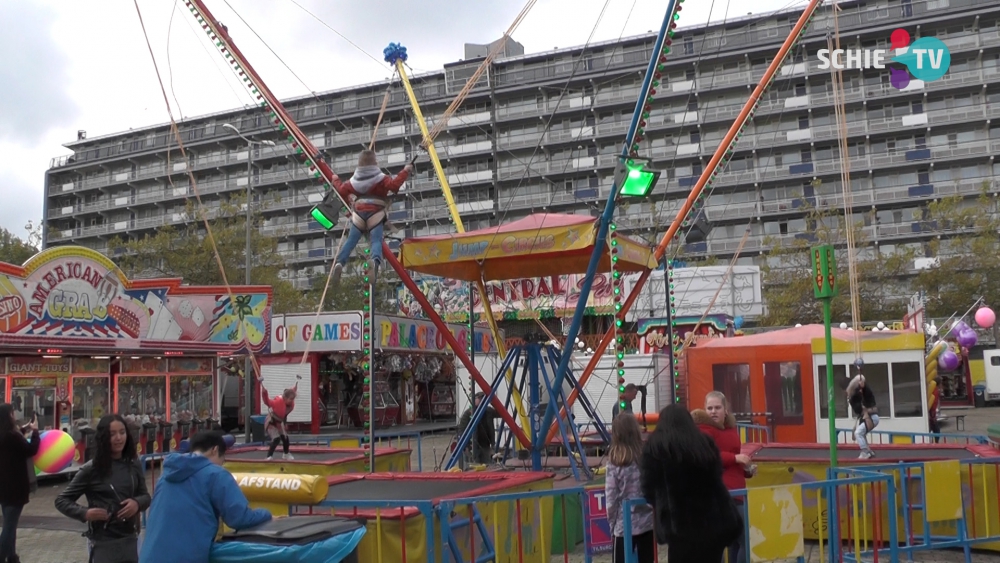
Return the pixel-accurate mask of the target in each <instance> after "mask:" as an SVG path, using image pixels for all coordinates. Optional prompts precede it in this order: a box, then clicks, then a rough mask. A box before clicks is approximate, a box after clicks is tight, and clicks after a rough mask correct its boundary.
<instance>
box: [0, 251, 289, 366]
mask: <svg viewBox="0 0 1000 563" xmlns="http://www.w3.org/2000/svg"><path fill="white" fill-rule="evenodd" d="M181 282H182V280H176V279H174V280H137V281H131V280H128V279H127V278H126V277H125V275H124V274H123V273H122V271H121V270H119V269H118V267H117V266H115V264H114V263H113V262H112V261H111V260H109V259H108V258H106V257H105V256H103V255H101V254H99V253H97V252H95V251H93V250H90V249H87V248H82V247H76V246H60V247H55V248H50V249H48V250H45V251H42V252H41V253H39V254H37V255H35V256H34V257H32V258H31V259H29V260H28V261H27V262H26V263H25V264H24V266H14V265H10V264H3V263H0V343H12V344H15V343H16V344H27V345H31V344H36V343H37V344H42V343H44V344H46V345H54V346H60V347H63V346H74V345H80V346H88V345H90V346H93V345H102V346H106V345H107V343H106V341H111V342H113V343H114V344H113V346H115V347H118V348H126V349H135V348H138V347H140V346H141V344H142V343H143V342H156V343H160V344H168V343H169V346H170V347H171V348H178V349H181V350H184V349H190V350H212V351H220V350H219V348H220V346H219V345H222V347H223V348H224V349H225V351H235V350H238V349H240V348H242V347H243V346H244V345H243V341H244V331H245V332H246V335H247V340H248V341H249V344H250V347H251V348H252V349H253V350H254V351H256V352H266V351H267V349H268V348H269V346H270V339H269V338H268V335H269V334H270V321H271V294H270V291H269V290H268V289H266V288H253V290H252V291H250V292H248V291H247V289H249V288H241V287H233V288H232V290H233V292H234V295H233V297H232V299H230V296H229V294H228V292H227V291H226V289H225V288H222V287H189V286H183V285H181ZM56 339H58V340H56ZM102 342H104V343H102Z"/></svg>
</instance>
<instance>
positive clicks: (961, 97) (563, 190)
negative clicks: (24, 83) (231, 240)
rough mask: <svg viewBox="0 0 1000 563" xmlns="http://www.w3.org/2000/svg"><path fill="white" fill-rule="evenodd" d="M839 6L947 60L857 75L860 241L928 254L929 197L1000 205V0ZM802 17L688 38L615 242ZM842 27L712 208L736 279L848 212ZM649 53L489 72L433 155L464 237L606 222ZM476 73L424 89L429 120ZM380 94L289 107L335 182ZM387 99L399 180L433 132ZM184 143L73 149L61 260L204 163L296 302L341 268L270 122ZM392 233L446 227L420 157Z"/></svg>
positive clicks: (142, 134) (62, 169)
mask: <svg viewBox="0 0 1000 563" xmlns="http://www.w3.org/2000/svg"><path fill="white" fill-rule="evenodd" d="M841 8H842V11H841V12H840V13H839V16H838V22H837V25H838V28H839V31H840V42H841V46H842V47H843V48H845V49H889V48H890V35H891V33H892V32H893V31H894V30H896V29H900V28H901V29H905V30H906V31H908V32H909V34H910V35H911V36H912V38H913V39H916V38H917V37H921V36H935V37H937V38H939V39H941V40H942V41H944V43H945V44H946V45H947V47H948V49H949V51H950V54H951V68H950V70H949V71H948V73H947V74H946V75H945V76H944V77H943V78H941V79H939V80H936V81H934V82H928V83H921V82H920V81H916V80H914V81H913V82H911V83H910V85H909V86H907V87H906V88H903V89H897V88H895V87H894V86H893V85H891V84H890V75H889V69H888V68H886V69H885V70H877V69H872V70H864V71H862V70H845V71H844V74H843V80H844V91H845V99H844V103H845V111H846V120H847V124H848V126H847V128H848V144H849V153H850V171H851V187H850V189H851V192H852V194H853V203H854V206H855V213H856V214H857V219H858V220H862V219H863V220H864V222H865V223H864V224H865V231H866V233H865V235H866V238H867V239H868V240H874V241H877V242H878V246H879V248H880V251H882V252H891V251H892V249H894V248H896V247H899V246H901V245H912V246H914V247H915V248H919V249H924V250H926V251H927V252H929V248H930V247H929V245H927V244H926V243H927V241H929V240H931V239H933V238H934V237H937V236H938V235H939V234H941V233H940V232H939V231H938V230H936V227H935V226H934V225H929V224H926V223H922V222H921V221H922V218H924V213H925V211H924V210H925V208H926V204H927V203H928V202H929V201H932V200H934V199H935V198H941V197H944V196H949V195H954V194H960V195H966V196H968V197H969V198H970V202H969V203H970V204H972V201H971V198H973V197H975V196H977V195H979V194H980V193H981V191H982V189H983V187H984V186H987V185H988V186H989V189H990V190H991V191H993V192H996V191H997V188H996V185H995V184H994V183H993V178H994V176H996V175H997V173H998V172H1000V165H998V164H997V163H995V162H994V158H993V155H995V154H1000V125H997V124H993V123H992V122H991V121H990V120H991V119H992V118H996V117H1000V84H998V83H997V79H998V78H1000V24H998V20H1000V0H869V1H865V2H860V3H841ZM799 13H800V12H797V11H791V12H782V13H777V14H771V15H768V16H765V17H760V16H752V15H751V16H747V17H744V18H739V19H730V20H729V21H728V22H726V23H725V24H713V25H710V26H707V27H699V28H690V29H687V28H681V29H680V30H679V31H678V33H677V35H676V37H675V38H674V41H673V47H672V49H673V52H672V53H670V55H669V56H668V57H667V62H666V70H665V71H664V72H663V77H662V79H661V81H660V85H659V86H658V87H657V94H656V96H655V101H654V103H653V109H652V111H651V112H650V118H649V122H648V124H647V127H646V129H647V139H646V140H645V141H643V143H642V144H641V149H640V154H641V155H642V156H647V157H650V158H652V159H653V165H654V166H655V167H657V168H660V169H662V170H664V171H665V172H664V174H663V176H662V177H661V179H660V182H659V184H658V186H657V188H656V191H655V193H654V195H653V196H652V197H651V198H649V199H648V200H647V201H644V202H642V203H632V204H630V205H627V206H624V207H623V208H622V209H621V210H620V211H619V225H620V228H622V229H623V230H625V231H626V232H629V231H631V232H633V234H637V235H640V236H645V237H647V238H648V239H649V240H650V241H653V240H655V239H656V238H658V237H659V236H660V235H661V234H662V232H663V231H664V230H665V228H666V227H667V226H668V225H669V224H670V222H671V221H672V219H673V217H674V215H675V213H676V210H677V209H678V208H679V206H680V203H681V202H682V201H683V199H684V198H685V197H686V196H687V194H688V192H689V190H690V188H691V186H692V185H693V184H694V183H695V181H696V180H697V178H698V176H699V174H700V173H701V171H702V170H703V167H704V166H706V164H707V162H708V161H709V159H710V158H711V156H712V153H713V152H714V151H715V149H716V148H717V147H718V145H719V142H720V141H721V139H722V138H723V136H724V135H725V133H726V131H727V129H728V128H729V127H730V126H731V124H732V122H733V120H734V119H735V118H736V116H737V115H738V114H739V112H740V109H741V108H742V106H743V104H744V103H745V101H746V100H747V98H748V96H749V94H750V92H751V91H752V89H753V87H754V86H755V85H756V84H757V82H758V80H759V79H760V78H761V77H762V75H763V73H764V71H765V69H766V68H767V65H768V64H769V62H770V61H771V60H772V59H773V57H774V55H775V53H776V52H777V50H778V47H779V46H780V44H781V42H782V41H783V40H784V39H785V37H786V36H787V34H788V33H789V31H790V30H791V28H792V26H793V25H794V24H795V22H796V20H797V18H798V16H799ZM681 23H683V18H682V20H681ZM833 30H834V22H833V18H832V14H831V12H830V10H829V7H828V6H827V7H824V8H822V9H821V12H820V13H819V14H818V15H817V16H816V18H815V20H814V22H813V24H812V26H811V27H810V30H809V33H808V35H807V37H806V38H805V40H804V41H802V42H801V43H800V45H799V46H798V48H797V49H796V50H795V51H794V52H793V53H791V54H790V55H789V60H788V61H787V63H786V64H785V65H784V66H783V67H782V68H781V70H780V73H779V75H778V77H777V78H776V79H775V81H774V83H773V84H772V86H771V88H770V90H769V91H768V92H767V93H766V95H765V96H764V98H763V100H762V101H761V103H760V106H759V108H758V110H757V112H756V117H755V120H754V122H753V124H752V125H750V126H748V128H747V130H746V132H745V134H744V135H743V137H742V139H741V141H740V143H739V145H738V147H737V150H736V153H735V155H734V157H733V159H732V161H731V162H730V163H729V165H728V166H727V168H726V169H725V170H724V171H723V172H722V173H721V174H720V175H719V177H718V178H717V180H716V181H715V182H714V184H713V186H714V187H713V191H712V193H711V195H710V197H709V198H708V199H707V203H706V207H705V213H706V218H707V220H708V224H709V225H710V227H711V230H710V231H709V232H708V233H707V237H704V238H703V239H702V240H697V239H696V238H695V237H690V238H689V239H688V240H687V241H684V242H685V243H686V244H685V245H684V248H683V249H682V254H683V255H684V256H687V257H691V258H697V257H700V256H717V257H723V258H724V257H731V256H732V255H733V254H734V253H735V252H736V251H737V248H739V246H740V241H741V239H742V237H743V234H744V232H745V230H746V229H747V228H749V229H750V230H751V234H750V237H749V239H748V240H747V241H746V243H745V244H744V246H743V248H742V251H741V257H740V263H742V264H748V265H749V264H754V263H757V264H760V263H761V261H762V260H766V259H767V258H766V250H767V245H768V244H770V243H771V242H772V241H774V240H786V239H788V240H790V239H794V238H795V237H802V236H808V234H807V233H808V232H809V231H810V230H815V228H816V227H817V225H815V224H809V221H808V220H807V217H806V214H805V212H804V210H805V209H811V208H831V209H840V208H842V206H843V196H842V191H841V159H840V150H839V146H838V139H839V136H840V134H839V131H838V127H837V122H836V119H835V106H834V89H833V77H832V75H831V72H830V70H823V69H821V68H819V66H820V59H819V58H818V57H817V56H816V51H817V50H819V49H823V48H826V47H827V36H828V35H829V34H832V33H833ZM653 42H654V36H653V35H652V34H648V35H643V36H638V37H633V38H627V39H623V40H621V41H614V42H606V43H599V44H592V45H590V46H588V47H587V48H583V47H575V48H571V49H560V50H553V51H549V52H542V53H533V54H527V55H515V56H507V57H506V58H502V59H500V60H498V61H496V62H495V63H494V64H493V65H492V67H491V68H490V69H489V72H488V73H486V74H484V76H483V78H482V79H481V80H480V82H479V83H478V84H477V86H476V87H475V88H474V89H473V90H472V93H471V94H470V95H469V97H468V98H467V100H466V101H465V103H464V104H463V105H462V108H461V110H460V111H459V112H458V113H457V114H455V115H454V116H453V117H452V118H451V119H450V120H449V123H448V128H447V130H446V131H445V132H444V133H442V135H441V136H440V137H438V139H437V147H438V152H439V154H441V155H442V158H443V163H444V167H445V171H446V173H447V174H448V180H449V182H450V184H451V187H452V189H453V191H454V194H455V199H456V201H457V203H458V208H459V210H460V211H461V214H462V217H463V221H464V222H465V226H466V229H468V230H473V229H478V228H484V227H487V226H491V225H496V224H498V223H499V222H508V221H513V220H516V219H519V218H522V217H524V216H526V215H528V214H529V213H532V212H539V211H543V210H549V211H555V212H570V213H582V214H596V213H597V210H598V209H599V208H603V205H604V203H603V202H604V200H605V198H606V197H607V195H608V192H609V190H610V187H611V178H612V174H613V170H614V166H615V164H616V162H617V160H618V158H617V155H618V153H619V152H620V150H621V144H622V142H623V139H624V135H625V133H626V131H627V129H628V125H629V121H630V118H631V115H632V111H633V108H634V106H635V103H636V98H637V96H638V95H639V89H640V87H641V84H642V75H643V72H644V70H645V67H646V65H647V62H648V60H649V58H650V55H651V50H652V46H653ZM481 51H482V49H481V48H480V50H479V51H475V50H473V51H471V52H470V56H476V55H481ZM514 52H515V53H516V52H517V51H514ZM510 53H511V51H509V50H508V55H510ZM414 55H416V56H419V54H414ZM480 62H481V59H471V60H467V61H462V62H457V63H454V64H449V65H447V66H446V67H445V68H444V69H443V70H442V72H437V73H430V74H425V75H419V76H416V77H414V78H413V83H414V87H415V90H416V93H417V96H418V98H419V100H420V102H421V106H422V109H423V112H424V114H425V116H427V117H428V120H429V121H433V120H434V118H435V116H439V115H441V114H442V113H443V111H444V108H446V107H447V105H448V103H450V101H451V100H452V99H453V98H454V96H455V95H456V94H457V93H458V92H459V90H461V89H462V87H463V86H464V84H465V82H466V80H467V78H468V77H470V76H471V75H472V74H473V72H474V71H475V69H476V68H477V67H478V65H479V64H480ZM385 90H386V84H385V83H380V84H369V85H365V86H358V87H353V88H349V89H343V90H337V91H331V92H326V93H322V94H319V95H318V96H315V97H314V96H309V97H305V98H300V99H293V100H289V101H288V102H287V107H288V109H289V111H290V114H291V115H292V117H293V118H294V119H295V120H296V122H297V123H298V124H299V125H300V127H301V128H302V129H303V131H305V132H306V133H307V134H308V135H309V136H310V137H311V139H312V141H313V143H314V144H315V145H316V146H317V147H318V148H319V149H320V150H321V151H322V152H323V155H324V158H325V159H326V160H327V161H328V162H329V163H330V165H331V166H332V167H333V169H334V170H335V171H337V172H339V173H340V174H349V173H350V171H352V170H353V168H354V166H355V164H356V162H357V156H358V153H359V152H360V151H361V150H362V148H363V145H365V144H367V143H368V141H369V140H370V138H371V136H372V130H373V126H374V124H375V121H376V118H377V116H378V113H379V108H380V106H381V102H382V98H383V96H384V94H385ZM390 91H391V100H390V102H389V105H388V109H387V111H386V114H385V116H384V119H383V121H382V124H381V126H380V128H379V130H378V139H377V149H378V151H379V153H380V163H381V165H382V166H383V167H387V168H389V169H390V170H392V171H394V172H395V171H397V170H398V169H399V168H400V167H402V166H403V165H404V164H405V162H406V161H407V160H408V156H409V155H411V154H413V153H415V151H417V150H418V149H417V146H418V145H419V142H420V132H419V129H418V127H417V124H416V123H415V121H414V117H413V113H412V111H411V110H410V108H409V104H408V103H407V100H406V97H405V94H404V92H403V90H402V87H401V86H399V85H393V86H392V87H391V90H390ZM226 123H229V124H232V125H234V126H236V127H238V128H239V129H240V131H242V133H243V134H244V135H247V136H251V137H253V138H256V139H268V138H270V139H274V140H276V141H277V143H278V145H277V146H276V147H266V146H265V147H258V148H255V149H253V173H252V178H249V180H248V171H247V168H248V167H247V144H246V143H245V142H244V141H243V140H241V139H240V138H239V137H237V136H236V135H235V134H234V133H233V132H232V131H231V130H229V129H228V128H224V127H223V124H226ZM179 127H180V130H181V134H182V136H183V140H184V143H185V145H186V149H187V152H188V154H189V160H188V161H186V162H185V161H181V160H180V158H181V157H180V153H179V152H178V151H177V150H176V146H175V143H174V142H173V137H172V136H171V134H170V132H169V127H168V126H165V125H163V126H156V127H147V128H142V129H136V130H132V131H129V132H127V133H120V134H114V135H108V136H104V137H100V138H85V137H86V136H85V134H82V132H81V138H80V139H78V140H77V141H75V142H72V143H68V144H67V145H65V146H66V147H68V148H69V149H71V150H72V151H73V155H72V156H69V157H61V158H58V159H54V160H53V162H52V166H51V169H50V170H49V171H48V172H47V173H46V179H45V180H46V201H45V222H46V225H47V229H46V237H47V240H46V244H47V245H59V244H66V243H73V244H78V245H82V246H86V247H89V248H92V249H95V250H98V251H100V252H107V251H108V248H107V242H108V240H109V239H110V238H111V237H113V236H119V237H123V238H136V237H142V236H143V235H144V234H145V233H150V232H152V231H153V230H154V229H156V228H158V227H160V226H163V225H167V224H174V225H178V224H182V223H185V222H189V221H191V220H192V218H191V217H188V216H187V215H186V214H185V213H184V209H185V203H186V199H187V198H190V197H192V195H193V190H192V189H191V187H190V186H189V185H188V175H187V174H188V170H189V169H190V170H191V171H192V172H193V174H194V176H195V178H196V180H197V182H198V188H199V190H200V193H201V195H202V197H203V200H204V201H205V203H206V205H208V206H217V205H218V201H219V199H220V198H223V197H225V196H226V195H227V194H231V193H242V192H244V191H245V190H246V185H247V182H248V181H250V182H252V188H253V194H254V196H253V197H254V201H255V202H256V203H257V204H259V205H260V206H261V213H262V214H263V226H262V229H263V230H264V231H265V232H266V233H268V234H272V235H273V236H275V237H278V238H279V240H280V242H279V245H280V250H281V251H282V252H283V253H284V255H285V257H286V259H287V264H288V270H287V276H288V279H290V280H291V281H293V283H295V284H296V286H298V287H300V288H303V289H304V288H306V287H308V285H309V283H310V279H311V278H312V277H313V276H314V275H315V274H316V273H325V272H326V271H327V268H328V267H329V263H330V262H331V261H332V258H333V255H334V252H335V251H336V249H337V246H338V242H339V240H340V231H339V230H335V231H332V232H330V233H325V232H324V231H323V230H322V229H321V228H320V226H319V225H318V224H316V223H315V222H314V221H312V220H311V219H310V218H309V216H308V212H309V209H310V207H311V206H312V205H313V204H314V203H315V202H316V201H319V199H320V198H321V197H322V194H321V192H322V187H321V186H320V185H318V184H317V182H316V181H315V180H314V179H312V178H311V177H310V176H309V175H308V174H307V173H306V170H304V169H303V168H302V167H301V166H300V165H299V164H298V163H297V162H296V161H295V160H294V159H291V158H289V156H290V152H291V149H290V147H289V146H288V145H287V143H286V142H284V141H283V140H282V139H281V138H280V136H279V135H278V134H277V131H275V130H274V129H273V128H272V126H271V124H270V123H269V121H268V120H267V119H266V117H265V115H264V114H263V112H262V111H261V110H259V109H257V108H248V109H236V110H232V111H227V112H222V113H219V114H215V115H209V116H203V117H198V118H193V119H188V120H185V121H183V122H182V123H180V124H179ZM168 150H169V158H168ZM168 163H169V164H168ZM390 218H391V220H392V222H393V223H394V224H395V225H396V226H397V227H399V228H400V229H401V232H399V233H397V234H396V235H395V236H396V237H403V236H419V235H428V234H437V233H445V232H451V231H452V230H453V226H452V225H451V224H450V222H449V218H448V209H447V206H446V205H445V202H444V198H443V196H442V193H441V190H440V186H439V184H438V182H437V180H436V179H435V177H434V173H433V170H432V169H431V166H430V163H429V162H428V161H427V159H426V158H424V159H422V160H421V161H420V162H419V163H418V164H417V173H416V175H415V178H414V179H412V180H411V181H410V182H409V186H408V189H407V190H406V192H405V195H401V196H400V197H397V198H396V201H395V203H394V204H393V206H392V210H391V214H390ZM343 226H344V224H343V223H341V225H340V227H343Z"/></svg>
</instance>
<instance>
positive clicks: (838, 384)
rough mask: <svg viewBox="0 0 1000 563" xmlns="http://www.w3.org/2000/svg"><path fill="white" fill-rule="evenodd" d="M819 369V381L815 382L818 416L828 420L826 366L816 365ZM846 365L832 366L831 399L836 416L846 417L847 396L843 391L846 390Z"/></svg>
mask: <svg viewBox="0 0 1000 563" xmlns="http://www.w3.org/2000/svg"><path fill="white" fill-rule="evenodd" d="M818 367H819V370H818V372H817V374H818V376H819V378H818V379H819V381H817V382H816V387H817V388H818V389H819V417H820V418H821V419H826V420H829V418H830V415H829V414H828V413H829V409H828V408H827V406H828V405H829V399H828V395H827V394H826V366H825V365H820V366H818ZM847 383H848V380H847V367H846V366H833V401H834V409H836V413H837V414H836V416H837V417H839V418H847V397H846V396H845V395H844V391H845V390H847Z"/></svg>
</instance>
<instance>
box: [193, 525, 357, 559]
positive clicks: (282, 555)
mask: <svg viewBox="0 0 1000 563" xmlns="http://www.w3.org/2000/svg"><path fill="white" fill-rule="evenodd" d="M364 535H365V528H364V526H362V527H360V528H358V529H357V530H354V531H353V532H348V533H346V534H340V535H337V536H334V537H332V538H328V539H325V540H322V541H318V542H314V543H310V544H307V545H268V544H264V543H251V542H241V541H229V542H219V543H216V544H215V545H214V546H213V547H212V560H211V561H212V563H340V562H341V561H343V560H344V559H345V558H346V557H347V556H348V555H350V554H351V553H353V552H354V549H355V548H356V547H358V544H359V543H361V538H363V537H364Z"/></svg>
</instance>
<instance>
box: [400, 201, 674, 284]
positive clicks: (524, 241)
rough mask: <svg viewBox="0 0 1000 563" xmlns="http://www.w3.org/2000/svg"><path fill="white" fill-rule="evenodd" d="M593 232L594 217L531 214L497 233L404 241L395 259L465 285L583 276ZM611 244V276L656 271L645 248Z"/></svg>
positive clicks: (620, 239)
mask: <svg viewBox="0 0 1000 563" xmlns="http://www.w3.org/2000/svg"><path fill="white" fill-rule="evenodd" d="M597 227H598V225H597V218H596V217H586V216H581V215H567V214H560V213H536V214H534V215H529V216H527V217H525V218H524V219H520V220H518V221H514V222H512V223H508V224H506V225H500V226H498V227H489V228H486V229H479V230H476V231H468V232H465V233H454V234H447V235H434V236H428V237H415V238H409V239H406V240H405V241H403V243H402V244H401V245H400V252H399V255H400V261H401V262H402V263H403V267H404V268H406V269H407V270H411V271H414V272H420V273H424V274H430V275H434V276H441V277H445V278H451V279H457V280H462V281H469V282H472V281H477V280H479V279H482V280H483V281H494V280H510V279H518V278H532V277H547V276H558V275H565V274H579V273H582V272H585V271H587V263H588V262H589V261H590V257H591V255H592V254H593V252H594V243H595V242H596V239H597ZM615 239H616V241H617V244H615V245H609V246H606V247H605V248H606V249H607V248H609V247H610V248H616V249H617V254H616V255H617V256H618V261H617V262H616V263H615V269H616V270H619V271H625V272H640V271H642V270H644V269H653V268H656V259H655V258H654V257H653V250H652V249H651V248H650V247H649V246H648V245H647V244H645V243H640V242H637V241H635V240H632V239H630V238H628V237H624V236H616V237H615ZM611 256H612V251H611V250H605V251H604V252H603V253H602V256H601V261H600V263H599V265H598V269H599V270H603V271H606V270H609V269H610V268H611Z"/></svg>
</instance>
